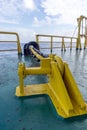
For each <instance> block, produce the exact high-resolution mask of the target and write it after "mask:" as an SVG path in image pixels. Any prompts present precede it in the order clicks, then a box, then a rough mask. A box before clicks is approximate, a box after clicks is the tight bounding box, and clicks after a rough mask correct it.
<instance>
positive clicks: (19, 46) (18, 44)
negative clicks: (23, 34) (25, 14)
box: [16, 33, 22, 55]
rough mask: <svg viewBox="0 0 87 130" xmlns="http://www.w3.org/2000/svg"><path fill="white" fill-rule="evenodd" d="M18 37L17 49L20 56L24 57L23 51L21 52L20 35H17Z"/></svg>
mask: <svg viewBox="0 0 87 130" xmlns="http://www.w3.org/2000/svg"><path fill="white" fill-rule="evenodd" d="M16 36H17V48H18V54H21V55H22V50H21V45H20V39H19V35H18V34H17V33H16Z"/></svg>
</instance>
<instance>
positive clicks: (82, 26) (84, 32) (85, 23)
mask: <svg viewBox="0 0 87 130" xmlns="http://www.w3.org/2000/svg"><path fill="white" fill-rule="evenodd" d="M77 23H78V36H77V43H76V49H79V48H80V49H82V46H81V38H82V37H83V38H84V49H85V48H86V47H87V17H85V16H83V15H81V16H80V17H79V18H77Z"/></svg>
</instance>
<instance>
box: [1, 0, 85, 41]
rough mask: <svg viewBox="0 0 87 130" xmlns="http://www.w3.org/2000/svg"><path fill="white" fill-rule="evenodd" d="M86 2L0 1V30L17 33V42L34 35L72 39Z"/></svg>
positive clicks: (77, 0) (82, 0)
mask: <svg viewBox="0 0 87 130" xmlns="http://www.w3.org/2000/svg"><path fill="white" fill-rule="evenodd" d="M80 15H85V16H87V0H72V1H71V0H0V31H13V32H15V31H16V32H18V33H19V35H20V39H21V42H28V41H30V40H34V39H35V34H55V35H68V36H72V35H73V32H74V30H75V28H76V26H77V18H78V17H79V16H80Z"/></svg>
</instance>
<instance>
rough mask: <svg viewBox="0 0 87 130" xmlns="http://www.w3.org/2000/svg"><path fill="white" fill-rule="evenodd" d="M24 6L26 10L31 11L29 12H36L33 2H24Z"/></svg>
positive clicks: (29, 0) (24, 0)
mask: <svg viewBox="0 0 87 130" xmlns="http://www.w3.org/2000/svg"><path fill="white" fill-rule="evenodd" d="M23 3H24V6H25V8H27V9H29V10H35V9H36V7H35V4H34V1H33V0H23Z"/></svg>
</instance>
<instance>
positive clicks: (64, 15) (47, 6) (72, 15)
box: [41, 0, 87, 24]
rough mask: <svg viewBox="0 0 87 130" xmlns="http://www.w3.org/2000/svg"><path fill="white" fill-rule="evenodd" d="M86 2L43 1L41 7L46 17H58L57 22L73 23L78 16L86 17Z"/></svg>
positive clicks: (80, 0)
mask: <svg viewBox="0 0 87 130" xmlns="http://www.w3.org/2000/svg"><path fill="white" fill-rule="evenodd" d="M86 4H87V0H84V1H83V0H73V1H70V0H60V1H59V0H55V1H54V0H43V2H42V4H41V6H42V7H43V9H44V12H45V14H46V15H48V16H56V17H58V15H60V18H58V20H57V19H56V20H57V21H58V22H60V23H72V24H73V23H75V21H76V18H77V17H79V16H80V15H87V5H86Z"/></svg>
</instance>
